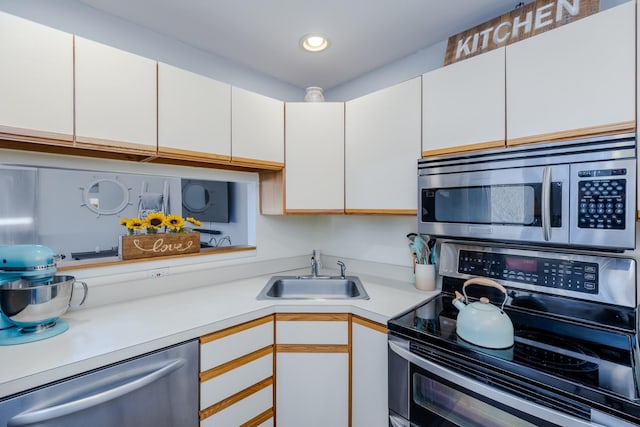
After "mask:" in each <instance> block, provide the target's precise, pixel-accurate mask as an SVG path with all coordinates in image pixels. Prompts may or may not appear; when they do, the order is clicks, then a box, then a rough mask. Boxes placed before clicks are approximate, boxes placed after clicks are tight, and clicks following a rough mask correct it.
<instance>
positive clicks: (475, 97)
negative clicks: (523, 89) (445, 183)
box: [422, 48, 505, 156]
mask: <svg viewBox="0 0 640 427" xmlns="http://www.w3.org/2000/svg"><path fill="white" fill-rule="evenodd" d="M504 81H505V53H504V48H501V49H496V50H493V51H490V52H487V53H484V54H482V55H478V56H475V57H472V58H469V59H466V60H464V61H461V62H458V63H455V64H451V65H447V66H446V67H442V68H439V69H437V70H434V71H431V72H429V73H426V74H423V76H422V103H423V104H422V151H423V156H427V155H430V154H442V153H448V152H456V151H469V150H477V149H483V148H495V147H504V145H505V106H504V103H505V84H504Z"/></svg>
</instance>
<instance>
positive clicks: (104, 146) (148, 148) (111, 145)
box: [74, 135, 157, 155]
mask: <svg viewBox="0 0 640 427" xmlns="http://www.w3.org/2000/svg"><path fill="white" fill-rule="evenodd" d="M74 146H76V147H78V148H87V149H90V150H99V151H100V150H101V151H112V150H115V151H120V152H123V153H131V154H146V155H156V153H157V147H156V146H153V145H144V144H137V143H133V142H123V141H113V140H109V139H100V138H91V137H86V136H78V135H76V137H75V144H74Z"/></svg>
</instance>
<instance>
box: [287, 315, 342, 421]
mask: <svg viewBox="0 0 640 427" xmlns="http://www.w3.org/2000/svg"><path fill="white" fill-rule="evenodd" d="M304 331H306V333H305V332H304ZM349 357H350V356H349V315H348V314H341V313H338V314H333V313H332V314H324V313H313V314H311V313H307V314H304V313H303V314H276V422H277V425H278V427H299V426H305V427H327V426H331V427H341V426H345V427H346V426H348V425H349V393H350V389H349V387H350V386H349V364H350V360H349Z"/></svg>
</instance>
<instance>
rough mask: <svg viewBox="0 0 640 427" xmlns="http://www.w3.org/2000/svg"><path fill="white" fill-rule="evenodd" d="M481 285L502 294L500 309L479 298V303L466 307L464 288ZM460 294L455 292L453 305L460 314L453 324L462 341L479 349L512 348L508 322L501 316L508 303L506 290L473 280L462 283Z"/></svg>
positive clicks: (492, 284)
mask: <svg viewBox="0 0 640 427" xmlns="http://www.w3.org/2000/svg"><path fill="white" fill-rule="evenodd" d="M474 284H475V285H483V286H489V287H493V288H497V289H499V290H500V291H502V292H503V293H504V300H503V301H502V306H501V307H500V308H498V307H496V306H495V305H492V304H491V303H490V302H489V298H487V297H482V298H480V300H479V301H476V302H473V303H471V304H465V302H467V301H468V297H467V292H466V287H467V286H469V285H474ZM462 292H463V293H464V296H463V295H461V294H460V292H458V291H456V298H454V299H453V301H452V303H453V305H454V306H455V307H456V308H457V309H458V310H459V311H460V312H459V313H458V319H457V321H456V333H457V334H458V336H459V337H460V338H462V339H463V340H465V341H467V342H469V343H471V344H474V345H477V346H479V347H485V348H492V349H505V348H509V347H512V346H513V342H514V338H513V336H514V332H513V323H511V319H510V318H509V316H508V315H507V313H505V312H504V310H503V308H504V304H505V302H506V301H507V290H506V289H505V288H504V286H502V285H500V284H499V283H496V282H494V281H493V280H490V279H485V278H482V277H475V278H472V279H469V280H467V281H466V282H464V285H463V286H462Z"/></svg>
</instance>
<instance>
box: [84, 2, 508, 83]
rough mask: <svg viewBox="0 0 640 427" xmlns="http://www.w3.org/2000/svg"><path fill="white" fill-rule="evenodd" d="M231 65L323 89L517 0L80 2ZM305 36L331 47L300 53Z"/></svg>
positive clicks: (485, 17)
mask: <svg viewBox="0 0 640 427" xmlns="http://www.w3.org/2000/svg"><path fill="white" fill-rule="evenodd" d="M80 1H81V2H82V3H85V4H87V5H89V6H92V7H94V8H96V9H99V10H102V11H104V12H107V13H109V14H112V15H115V16H117V17H120V18H123V19H125V20H128V21H130V22H132V23H134V24H137V25H139V26H142V27H146V28H148V29H151V30H153V31H156V32H158V33H161V34H164V35H166V36H169V37H171V38H174V39H177V40H180V41H182V42H184V43H186V44H189V45H192V46H195V47H197V48H200V49H203V50H205V51H208V52H210V53H212V54H215V55H217V56H220V57H223V58H226V59H228V60H230V61H231V62H233V63H235V64H239V65H241V66H243V67H247V68H250V69H252V70H255V71H257V72H260V73H263V74H265V75H268V76H271V77H273V78H275V79H278V80H281V81H284V82H287V83H289V84H291V85H294V86H297V87H300V88H304V87H307V86H320V87H323V88H324V89H330V88H332V87H335V86H338V85H340V84H342V83H345V82H347V81H349V80H352V79H354V78H357V77H359V76H362V75H364V74H366V73H368V72H370V71H372V70H375V69H377V68H379V67H381V66H384V65H386V64H389V63H392V62H394V61H396V60H398V59H400V58H403V57H405V56H408V55H411V54H413V53H415V52H417V51H419V50H421V49H423V48H426V47H429V46H431V45H433V44H435V43H437V42H439V41H442V40H445V39H447V38H448V37H449V36H450V35H452V34H456V33H458V32H460V31H462V30H465V29H467V28H470V27H472V26H474V25H477V24H480V23H482V22H484V21H486V20H488V19H490V18H493V17H495V16H498V15H501V14H502V13H504V12H507V11H509V10H511V9H513V8H514V7H515V5H516V4H517V3H518V0H473V1H469V0H316V1H310V0H180V1H176V0H80ZM307 33H323V34H326V35H327V36H328V37H329V39H330V41H331V46H330V48H329V49H328V50H326V51H324V52H320V53H309V52H305V51H303V50H302V49H301V48H300V47H299V45H298V42H299V39H300V37H301V36H302V35H304V34H307Z"/></svg>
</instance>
